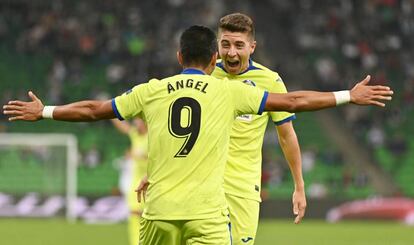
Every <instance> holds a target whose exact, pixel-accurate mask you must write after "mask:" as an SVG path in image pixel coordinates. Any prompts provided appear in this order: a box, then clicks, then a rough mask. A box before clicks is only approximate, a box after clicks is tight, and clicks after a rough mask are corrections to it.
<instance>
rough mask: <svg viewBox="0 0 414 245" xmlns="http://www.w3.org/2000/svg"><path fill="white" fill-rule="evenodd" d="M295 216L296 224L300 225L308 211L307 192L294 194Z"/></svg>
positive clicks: (299, 191) (296, 191)
mask: <svg viewBox="0 0 414 245" xmlns="http://www.w3.org/2000/svg"><path fill="white" fill-rule="evenodd" d="M292 204H293V214H294V215H296V218H295V224H299V223H300V221H301V220H302V218H303V216H305V211H306V195H305V190H304V189H302V190H297V189H295V191H294V192H293V196H292Z"/></svg>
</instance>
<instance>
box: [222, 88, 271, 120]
mask: <svg viewBox="0 0 414 245" xmlns="http://www.w3.org/2000/svg"><path fill="white" fill-rule="evenodd" d="M228 84H229V88H230V89H229V90H230V94H231V99H232V103H233V105H234V108H235V110H234V113H235V116H240V115H243V114H259V115H260V114H262V112H263V110H264V107H265V104H266V100H267V96H268V92H267V91H264V90H262V89H259V88H256V87H253V86H250V85H247V84H244V83H240V82H237V81H229V82H228Z"/></svg>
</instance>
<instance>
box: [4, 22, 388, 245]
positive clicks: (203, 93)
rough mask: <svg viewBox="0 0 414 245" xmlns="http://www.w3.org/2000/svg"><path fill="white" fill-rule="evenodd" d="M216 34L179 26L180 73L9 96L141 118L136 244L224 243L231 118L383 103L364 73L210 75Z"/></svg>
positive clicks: (14, 105) (18, 111)
mask: <svg viewBox="0 0 414 245" xmlns="http://www.w3.org/2000/svg"><path fill="white" fill-rule="evenodd" d="M216 50H217V40H216V36H215V34H214V32H212V31H211V30H210V29H208V28H206V27H201V26H192V27H190V28H188V29H187V30H185V31H184V33H183V34H182V35H181V38H180V49H179V52H177V58H178V60H179V63H180V64H181V65H182V67H183V71H182V73H181V74H178V75H175V76H172V77H168V78H165V79H162V80H157V79H152V80H150V81H149V82H148V83H144V84H140V85H138V86H135V87H134V88H132V89H131V90H129V91H127V92H126V93H124V94H122V95H120V96H118V97H116V98H114V99H112V100H106V101H96V100H95V101H91V100H89V101H80V102H75V103H71V104H67V105H62V106H44V105H43V104H42V102H41V101H40V100H39V99H38V98H37V97H36V96H35V95H34V94H33V93H32V92H29V96H30V98H31V100H32V101H30V102H24V101H18V100H17V101H10V102H9V103H8V104H7V105H4V106H3V110H4V112H3V113H4V114H5V115H8V116H9V120H10V121H16V120H25V121H37V120H40V119H42V118H53V119H55V120H63V121H96V120H101V119H111V118H115V117H118V118H119V119H120V120H123V119H130V118H134V117H141V118H143V119H144V120H145V121H146V123H147V126H148V144H149V152H148V169H147V174H148V181H149V187H148V190H147V193H146V194H147V195H146V203H145V207H144V212H143V215H142V219H141V232H140V243H141V244H230V242H231V238H230V230H229V227H228V226H229V218H228V211H227V203H226V199H225V195H224V188H223V178H224V166H225V162H226V158H227V149H228V141H229V139H230V130H231V127H232V123H233V121H234V118H235V117H237V116H239V115H243V114H254V113H258V114H260V113H262V112H263V111H264V110H266V111H269V110H271V111H274V110H279V111H280V110H282V111H291V112H298V111H310V110H318V109H323V108H329V107H335V106H337V105H340V104H344V103H349V102H350V103H355V104H360V105H377V106H384V103H382V102H381V100H390V99H391V94H392V93H393V92H392V91H391V90H390V88H389V87H385V86H379V85H377V86H368V85H367V83H368V81H369V76H367V78H366V79H364V80H363V81H362V82H360V83H358V84H357V85H356V86H355V87H354V88H353V89H352V90H350V91H349V90H346V91H338V92H334V93H332V92H315V91H297V92H291V93H287V94H275V93H268V92H267V91H264V90H262V89H259V88H255V87H253V86H247V85H245V84H242V83H240V82H237V81H236V82H234V81H230V80H227V79H224V80H220V79H217V78H214V77H212V76H210V75H209V74H211V72H212V71H213V69H214V67H215V64H216V59H217V52H216Z"/></svg>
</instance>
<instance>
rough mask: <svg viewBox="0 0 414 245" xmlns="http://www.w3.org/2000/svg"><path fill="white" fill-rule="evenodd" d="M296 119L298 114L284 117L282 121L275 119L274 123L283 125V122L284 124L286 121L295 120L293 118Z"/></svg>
mask: <svg viewBox="0 0 414 245" xmlns="http://www.w3.org/2000/svg"><path fill="white" fill-rule="evenodd" d="M295 119H296V115H292V116H290V117H287V118H285V119H283V120H281V121H277V122H275V121H273V123H274V124H275V125H276V126H280V125H282V124H284V123H287V122H290V121H293V120H295Z"/></svg>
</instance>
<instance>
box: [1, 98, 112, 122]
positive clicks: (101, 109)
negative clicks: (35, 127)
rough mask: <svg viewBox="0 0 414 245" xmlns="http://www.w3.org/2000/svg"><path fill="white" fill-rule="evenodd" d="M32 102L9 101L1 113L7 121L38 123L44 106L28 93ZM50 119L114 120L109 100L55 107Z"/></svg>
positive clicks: (43, 111) (87, 101) (72, 120)
mask: <svg viewBox="0 0 414 245" xmlns="http://www.w3.org/2000/svg"><path fill="white" fill-rule="evenodd" d="M28 94H29V97H30V98H31V99H32V101H29V102H25V101H20V100H14V101H9V102H8V104H7V105H4V106H3V113H4V114H5V115H8V116H9V121H17V120H23V121H38V120H41V119H42V118H44V117H45V109H47V108H45V106H44V105H43V103H42V101H41V100H40V99H39V98H37V96H36V95H35V94H34V93H33V92H32V91H29V93H28ZM50 114H51V117H53V119H55V120H60V121H71V122H88V121H97V120H102V119H111V118H115V114H114V112H113V110H112V105H111V100H105V101H99V100H85V101H79V102H75V103H71V104H67V105H62V106H56V107H54V108H53V109H52V110H51V111H50Z"/></svg>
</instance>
